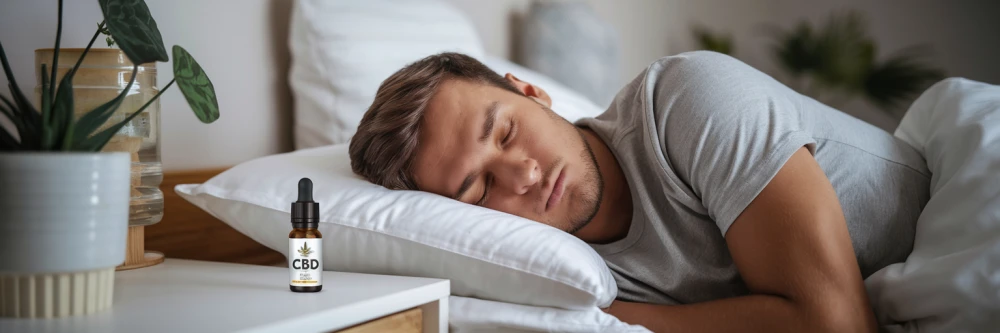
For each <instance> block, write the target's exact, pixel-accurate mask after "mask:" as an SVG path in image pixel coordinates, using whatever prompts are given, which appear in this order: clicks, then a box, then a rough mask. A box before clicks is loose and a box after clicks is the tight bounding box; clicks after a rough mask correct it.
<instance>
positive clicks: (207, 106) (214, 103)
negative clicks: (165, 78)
mask: <svg viewBox="0 0 1000 333" xmlns="http://www.w3.org/2000/svg"><path fill="white" fill-rule="evenodd" d="M173 51H174V79H175V80H177V86H178V87H179V88H181V93H183V94H184V99H186V100H187V102H188V106H190V107H191V110H192V111H194V114H195V116H197V117H198V120H201V122H203V123H206V124H208V123H211V122H213V121H215V120H216V119H219V101H218V100H217V99H216V97H215V87H214V86H213V85H212V80H209V79H208V75H207V74H205V71H204V70H202V69H201V66H200V65H198V62H197V61H195V60H194V58H193V57H191V54H189V53H188V52H187V51H185V50H184V48H182V47H180V46H178V45H174V49H173Z"/></svg>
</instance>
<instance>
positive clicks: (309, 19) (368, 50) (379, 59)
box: [289, 0, 483, 149]
mask: <svg viewBox="0 0 1000 333" xmlns="http://www.w3.org/2000/svg"><path fill="white" fill-rule="evenodd" d="M289 35H290V36H289V47H290V49H291V56H292V66H291V71H290V73H289V84H290V85H291V87H292V94H293V96H294V98H295V145H296V147H297V148H300V149H301V148H307V147H316V146H322V145H329V144H336V143H344V142H347V140H349V139H350V138H351V136H352V135H354V131H355V130H356V129H357V127H358V122H359V121H361V116H363V115H364V113H365V111H366V110H367V109H368V106H369V105H370V104H371V102H372V99H374V97H375V92H376V91H377V90H378V86H379V84H380V83H382V80H384V79H385V78H387V77H389V75H391V74H392V73H393V72H395V71H396V70H399V69H400V68H402V67H403V66H404V65H406V64H408V63H411V62H413V61H416V60H418V59H420V58H423V57H426V56H429V55H431V54H435V53H440V52H445V51H454V52H461V53H465V54H468V55H470V56H472V57H481V56H482V55H483V47H482V45H481V44H480V42H479V38H478V37H477V36H476V32H475V29H474V28H473V27H472V25H471V24H470V23H469V22H468V20H466V19H465V17H463V16H462V14H461V13H459V12H458V10H456V9H455V8H453V7H452V6H450V5H448V4H445V3H442V2H440V1H436V0H421V1H417V0H407V1H399V0H396V1H392V0H365V1H357V0H299V1H296V2H295V5H294V8H293V9H292V21H291V29H290V33H289Z"/></svg>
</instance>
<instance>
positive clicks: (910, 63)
mask: <svg viewBox="0 0 1000 333" xmlns="http://www.w3.org/2000/svg"><path fill="white" fill-rule="evenodd" d="M919 51H920V50H919V49H918V48H909V49H904V50H903V51H900V52H898V53H896V54H894V55H892V56H890V57H889V59H886V60H885V61H883V62H880V63H878V64H875V65H874V66H873V68H872V69H871V72H870V73H868V76H867V78H866V80H865V96H866V97H868V99H869V100H871V101H872V102H873V103H875V104H876V105H878V106H879V107H880V108H882V109H883V110H885V111H892V109H894V108H898V107H900V106H901V104H903V103H906V102H909V101H910V98H912V97H914V96H915V95H917V94H919V93H920V92H923V91H924V89H927V87H928V86H930V85H932V84H934V83H935V82H937V81H940V80H941V79H943V78H944V77H945V74H944V72H943V71H942V70H940V69H938V68H936V67H934V66H931V65H929V64H925V63H923V62H922V61H921V60H922V59H921V58H922V56H923V55H924V54H922V53H921V52H919ZM903 111H905V110H903Z"/></svg>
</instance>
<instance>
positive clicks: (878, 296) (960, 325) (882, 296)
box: [865, 79, 1000, 332]
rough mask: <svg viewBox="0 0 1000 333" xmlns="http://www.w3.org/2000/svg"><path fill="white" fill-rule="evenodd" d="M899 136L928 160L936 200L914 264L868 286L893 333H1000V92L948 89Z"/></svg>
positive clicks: (976, 86)
mask: <svg viewBox="0 0 1000 333" xmlns="http://www.w3.org/2000/svg"><path fill="white" fill-rule="evenodd" d="M895 135H896V136H897V137H899V138H901V139H903V140H904V141H906V142H908V143H909V144H911V145H913V146H914V147H916V148H917V149H918V150H920V151H921V152H922V153H923V154H924V158H925V159H926V160H927V166H928V169H929V170H930V171H931V173H932V178H931V198H930V201H929V202H928V203H927V206H926V207H925V208H924V210H923V212H922V213H921V215H920V218H919V220H918V222H917V233H916V239H915V241H914V246H913V252H912V253H911V254H910V256H909V257H908V258H907V260H906V261H905V262H902V263H897V264H893V265H890V266H888V267H885V268H883V269H882V270H880V271H878V272H876V273H875V274H873V275H872V276H869V277H868V279H867V280H865V285H866V287H867V288H868V294H869V296H870V298H871V302H872V306H873V307H874V309H875V313H876V316H877V317H878V320H879V324H880V325H881V326H882V328H883V329H884V330H886V331H890V332H997V331H1000V86H994V85H988V84H984V83H980V82H975V81H970V80H965V79H948V80H945V81H942V82H939V83H937V84H935V85H934V86H933V87H931V88H930V89H928V90H927V91H926V92H924V94H923V95H921V96H920V98H918V99H917V100H916V101H915V102H914V104H913V106H912V107H911V108H910V110H909V111H908V113H907V114H906V116H905V117H904V118H903V121H902V123H901V124H900V126H899V128H898V129H897V130H896V133H895Z"/></svg>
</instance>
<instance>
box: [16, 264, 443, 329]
mask: <svg viewBox="0 0 1000 333" xmlns="http://www.w3.org/2000/svg"><path fill="white" fill-rule="evenodd" d="M450 290H451V287H450V284H449V281H448V280H440V279H428V278H415V277H402V276H389V275H371V274H357V273H340V272H330V271H326V272H323V291H321V292H318V293H294V292H291V291H289V290H288V269H287V268H279V267H269V266H254V265H241V264H229V263H218V262H208V261H192V260H180V259H167V260H166V261H165V262H164V263H163V264H160V265H157V266H153V267H147V268H142V269H137V270H131V271H120V272H116V273H115V294H114V305H113V307H112V308H111V309H109V310H107V311H104V312H100V313H96V314H93V315H89V316H76V317H66V318H54V319H13V318H0V332H233V331H239V332H319V331H324V332H328V331H343V332H350V333H361V332H447V331H448V295H449V294H450Z"/></svg>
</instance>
